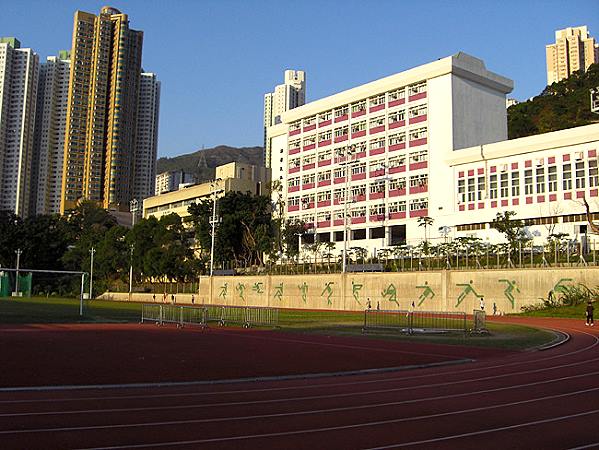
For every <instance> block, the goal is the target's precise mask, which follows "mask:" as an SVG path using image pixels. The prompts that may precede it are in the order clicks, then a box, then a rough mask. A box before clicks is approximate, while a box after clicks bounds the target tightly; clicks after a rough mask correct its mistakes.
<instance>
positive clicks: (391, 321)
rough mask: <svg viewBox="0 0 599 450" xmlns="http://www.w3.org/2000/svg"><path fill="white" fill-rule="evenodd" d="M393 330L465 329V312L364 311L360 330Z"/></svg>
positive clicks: (409, 331)
mask: <svg viewBox="0 0 599 450" xmlns="http://www.w3.org/2000/svg"><path fill="white" fill-rule="evenodd" d="M369 330H393V331H399V332H401V333H409V334H412V333H413V332H414V330H417V331H462V332H464V333H465V332H466V331H467V324H466V313H463V312H444V311H441V312H439V311H401V310H387V311H380V310H371V309H367V310H365V311H364V326H363V327H362V332H363V333H366V332H367V331H369Z"/></svg>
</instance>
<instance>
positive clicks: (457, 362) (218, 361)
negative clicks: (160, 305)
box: [0, 317, 599, 450]
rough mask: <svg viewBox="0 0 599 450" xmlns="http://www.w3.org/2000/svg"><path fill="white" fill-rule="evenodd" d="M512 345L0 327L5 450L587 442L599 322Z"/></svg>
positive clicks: (598, 413)
mask: <svg viewBox="0 0 599 450" xmlns="http://www.w3.org/2000/svg"><path fill="white" fill-rule="evenodd" d="M496 320H503V321H508V322H510V323H522V324H527V325H531V326H536V327H541V328H545V329H551V330H555V331H557V332H559V333H558V334H557V335H559V336H561V339H559V340H557V341H556V342H555V344H557V345H551V346H548V347H547V348H545V349H542V350H541V349H534V350H529V351H514V350H506V349H491V348H480V347H477V346H471V345H470V346H466V345H440V344H434V343H425V342H418V341H413V340H410V341H405V340H401V339H400V340H391V341H388V340H378V339H370V338H364V337H359V336H339V335H321V334H312V333H310V334H306V333H301V334H300V333H289V332H283V331H272V330H252V329H250V330H246V329H242V328H219V327H210V328H208V329H204V328H191V327H190V328H183V329H177V328H176V327H174V326H163V327H158V326H155V325H153V324H144V325H140V324H40V325H27V324H24V325H23V324H6V325H2V326H0V333H1V336H2V346H0V356H1V360H2V361H3V364H2V367H1V368H0V386H1V389H0V416H1V417H2V420H0V442H1V443H2V444H1V448H3V449H36V448H40V449H54V448H56V449H83V448H114V449H117V448H118V449H121V448H189V449H191V448H202V449H240V448H244V449H246V448H247V449H254V448H258V449H264V450H266V449H386V448H435V449H436V448H459V449H468V448H481V447H484V448H498V449H499V448H501V449H505V448H543V449H547V448H568V449H570V448H571V449H574V448H593V447H597V446H599V429H598V427H597V424H598V423H599V383H598V381H597V380H599V333H597V331H596V330H597V328H590V327H585V326H584V324H583V323H582V321H581V320H573V319H544V318H512V317H510V318H501V319H496Z"/></svg>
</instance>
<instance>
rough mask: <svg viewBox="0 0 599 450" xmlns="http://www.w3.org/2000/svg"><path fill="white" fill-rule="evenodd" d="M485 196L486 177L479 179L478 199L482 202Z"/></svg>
mask: <svg viewBox="0 0 599 450" xmlns="http://www.w3.org/2000/svg"><path fill="white" fill-rule="evenodd" d="M484 196H485V177H478V183H477V189H476V198H477V200H482V199H483V198H484Z"/></svg>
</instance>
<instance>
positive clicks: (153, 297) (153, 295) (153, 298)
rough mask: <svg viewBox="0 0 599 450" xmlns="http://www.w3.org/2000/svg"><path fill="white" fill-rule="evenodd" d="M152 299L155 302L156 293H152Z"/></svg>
mask: <svg viewBox="0 0 599 450" xmlns="http://www.w3.org/2000/svg"><path fill="white" fill-rule="evenodd" d="M152 301H153V302H155V301H156V294H152Z"/></svg>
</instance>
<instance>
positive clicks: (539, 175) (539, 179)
mask: <svg viewBox="0 0 599 450" xmlns="http://www.w3.org/2000/svg"><path fill="white" fill-rule="evenodd" d="M536 183H537V194H544V193H545V168H544V167H539V168H537V170H536Z"/></svg>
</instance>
